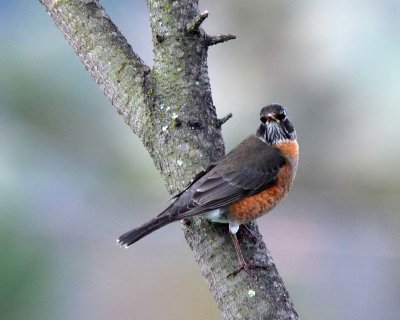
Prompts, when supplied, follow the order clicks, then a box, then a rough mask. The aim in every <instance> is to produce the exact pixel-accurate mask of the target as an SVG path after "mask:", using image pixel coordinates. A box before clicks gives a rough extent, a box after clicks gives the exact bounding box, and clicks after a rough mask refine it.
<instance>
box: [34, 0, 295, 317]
mask: <svg viewBox="0 0 400 320" xmlns="http://www.w3.org/2000/svg"><path fill="white" fill-rule="evenodd" d="M39 1H40V2H41V3H42V4H44V5H45V6H46V8H47V11H48V12H49V13H50V15H51V17H52V18H53V20H54V21H55V23H56V24H57V26H58V27H59V28H60V29H61V31H62V32H63V33H64V35H65V37H66V38H67V40H68V41H69V42H70V44H71V46H72V47H73V48H74V50H75V52H76V53H77V54H78V56H79V57H80V58H81V61H82V63H83V64H84V65H85V67H86V68H87V69H88V70H89V71H90V73H91V74H92V76H93V78H94V79H95V80H96V82H97V83H98V84H99V85H100V87H101V88H102V90H103V91H104V92H105V94H106V95H107V97H108V98H109V99H110V101H111V103H112V104H113V105H114V106H115V107H116V108H117V111H118V112H119V113H120V114H121V115H122V116H123V118H124V119H125V121H126V123H127V124H128V125H129V126H130V127H131V128H132V129H133V131H134V132H135V133H136V134H138V135H139V137H140V138H141V139H142V141H143V143H144V145H145V146H146V148H147V150H148V151H149V152H150V154H151V156H152V158H153V160H154V163H155V165H156V167H157V168H158V169H159V171H160V173H161V175H162V176H163V178H164V180H165V181H166V184H167V188H168V189H169V191H170V192H173V191H177V190H180V189H182V188H183V187H184V186H185V185H186V183H187V182H188V181H190V179H191V178H192V177H193V176H194V174H196V173H197V172H199V171H200V170H201V169H203V168H206V167H207V166H208V165H209V164H210V163H212V162H215V161H217V160H218V159H220V158H221V157H222V156H223V155H224V144H223V140H222V137H221V131H220V127H221V125H222V123H223V122H224V120H225V119H222V120H218V119H217V116H216V112H215V107H214V105H213V101H212V97H211V88H210V83H209V77H208V71H207V51H208V46H210V45H212V44H216V43H219V42H222V41H226V40H228V38H229V39H232V38H233V36H219V37H210V36H208V35H206V34H205V32H204V31H203V30H202V29H201V28H200V25H201V22H202V21H203V20H204V19H205V18H206V14H204V13H203V14H199V12H198V3H197V0H185V1H170V0H148V6H149V8H150V18H151V19H150V21H151V28H152V34H153V43H154V66H153V68H152V70H151V71H150V69H149V68H148V67H147V66H146V65H145V64H144V63H143V62H142V60H141V59H140V58H139V57H138V56H137V55H136V54H135V53H134V52H133V50H132V48H131V47H130V45H129V44H128V43H127V41H126V39H125V38H124V37H123V36H122V35H121V33H120V32H119V30H118V29H117V27H116V26H115V25H114V24H113V23H112V22H111V20H110V19H109V17H108V16H107V15H106V13H105V12H104V9H103V8H102V7H101V6H100V5H99V3H98V2H97V1H83V0H58V1H57V0H39ZM190 30H191V31H190ZM194 31H196V32H194ZM210 39H213V40H210ZM227 119H228V117H227V118H226V120H227ZM249 228H250V230H251V234H255V235H256V237H254V236H252V235H248V234H246V233H245V232H243V230H241V231H239V241H240V244H241V247H242V251H243V252H244V254H245V255H246V258H247V260H248V261H249V262H250V261H251V262H252V263H254V264H257V265H265V266H268V269H267V270H252V271H251V273H250V274H248V273H246V272H241V273H239V274H238V275H237V276H236V277H230V278H229V279H227V275H228V274H229V273H230V272H231V271H232V270H233V269H234V268H235V266H236V263H237V260H236V253H235V250H234V248H233V246H232V243H231V240H230V237H229V234H228V227H227V226H225V225H218V224H212V223H210V222H208V221H206V220H204V219H201V218H195V219H193V220H189V221H186V222H185V223H184V224H183V229H184V233H185V238H186V240H187V242H188V244H189V246H190V247H191V248H192V250H193V252H194V256H195V259H196V261H197V262H198V264H199V265H200V268H201V271H202V274H203V276H204V277H205V279H206V280H207V282H208V284H209V287H210V290H211V291H212V293H213V295H214V298H215V300H216V302H217V303H218V306H219V308H220V310H221V311H222V312H223V315H224V318H225V319H297V314H296V311H295V310H294V308H293V304H292V302H291V300H290V298H289V295H288V293H287V291H286V289H285V287H284V285H283V282H282V280H281V278H280V277H279V275H278V272H277V270H276V267H275V265H274V263H273V261H272V258H271V256H270V255H269V252H268V250H267V249H266V247H265V244H264V243H263V242H262V241H260V240H259V239H261V235H260V234H259V232H258V229H257V226H256V224H255V223H252V224H250V226H249ZM250 258H251V259H250Z"/></svg>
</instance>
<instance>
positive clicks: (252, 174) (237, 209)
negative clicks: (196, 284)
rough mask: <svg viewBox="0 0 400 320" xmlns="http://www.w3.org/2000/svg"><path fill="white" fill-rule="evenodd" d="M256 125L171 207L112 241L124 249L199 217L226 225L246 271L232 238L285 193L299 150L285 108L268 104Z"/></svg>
mask: <svg viewBox="0 0 400 320" xmlns="http://www.w3.org/2000/svg"><path fill="white" fill-rule="evenodd" d="M260 120H261V124H260V126H259V128H258V130H257V132H256V134H255V135H251V136H249V137H248V138H247V139H245V140H244V141H243V142H242V143H240V144H239V145H238V146H237V147H236V148H235V149H233V150H232V151H231V152H229V153H228V154H227V155H226V156H225V157H224V158H222V159H221V160H220V161H218V162H217V163H215V164H212V165H210V166H209V167H208V168H207V169H205V170H203V171H201V172H200V173H199V174H197V175H196V176H195V177H194V178H193V180H192V181H191V183H190V184H189V185H188V186H187V187H186V189H184V190H183V191H182V192H180V193H179V194H177V195H176V196H175V197H174V199H175V200H174V201H173V202H172V204H171V205H170V206H169V207H168V208H166V209H165V210H164V211H163V212H161V213H160V214H159V215H158V216H156V217H155V218H153V219H152V220H150V221H149V222H147V223H145V224H143V225H142V226H140V227H138V228H135V229H133V230H131V231H128V232H127V233H125V234H123V235H122V236H121V237H119V239H118V243H119V244H120V245H121V246H125V247H128V246H130V245H131V244H133V243H135V242H136V241H138V240H140V239H141V238H143V237H144V236H146V235H148V234H150V233H151V232H153V231H155V230H157V229H159V228H161V227H163V226H165V225H167V224H169V223H171V222H174V221H176V220H181V219H185V218H189V217H193V216H198V215H201V216H203V217H205V218H207V219H209V220H211V221H212V222H220V223H227V224H229V231H230V234H231V236H232V240H233V244H234V247H235V249H236V253H237V256H238V259H239V268H238V269H236V270H235V271H234V272H233V274H236V273H237V272H239V271H240V270H243V269H246V270H247V269H251V268H254V267H257V266H252V265H249V264H247V263H246V261H245V260H244V258H243V255H242V252H241V250H240V246H239V242H238V240H237V237H236V233H237V232H238V230H239V226H240V225H241V224H246V223H248V222H250V221H253V220H255V219H257V218H258V217H260V216H262V215H264V214H266V213H267V212H268V211H270V210H271V209H272V208H274V207H275V206H276V205H277V204H278V203H279V202H280V201H281V200H282V198H283V197H284V196H285V195H286V194H287V192H288V191H289V189H290V188H291V186H292V184H293V180H294V177H295V175H296V169H297V161H298V155H299V147H298V144H297V141H296V131H295V130H294V127H293V125H292V123H291V122H290V120H289V119H288V118H287V115H286V108H284V107H283V106H281V105H279V104H272V105H269V106H266V107H264V108H262V109H261V113H260Z"/></svg>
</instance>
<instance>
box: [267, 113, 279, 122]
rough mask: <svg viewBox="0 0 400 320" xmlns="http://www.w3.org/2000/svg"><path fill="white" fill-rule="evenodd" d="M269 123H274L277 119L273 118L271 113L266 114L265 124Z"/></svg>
mask: <svg viewBox="0 0 400 320" xmlns="http://www.w3.org/2000/svg"><path fill="white" fill-rule="evenodd" d="M271 121H274V122H276V121H277V119H276V118H275V116H274V115H273V114H272V113H268V114H267V122H271Z"/></svg>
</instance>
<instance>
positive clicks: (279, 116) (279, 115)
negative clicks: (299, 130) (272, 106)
mask: <svg viewBox="0 0 400 320" xmlns="http://www.w3.org/2000/svg"><path fill="white" fill-rule="evenodd" d="M275 118H276V119H278V120H279V121H283V120H285V119H286V112H280V113H277V114H276V116H275Z"/></svg>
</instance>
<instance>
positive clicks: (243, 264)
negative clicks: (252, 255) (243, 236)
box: [228, 232, 249, 278]
mask: <svg viewBox="0 0 400 320" xmlns="http://www.w3.org/2000/svg"><path fill="white" fill-rule="evenodd" d="M229 234H230V235H231V238H232V242H233V246H234V247H235V250H236V254H237V257H238V260H239V267H238V268H237V269H236V270H235V271H233V272H231V273H230V274H229V275H228V278H229V277H230V276H236V275H237V274H238V273H239V272H240V271H242V270H249V267H248V265H247V263H246V261H245V260H244V257H243V253H242V250H241V249H240V245H239V241H238V238H237V236H236V233H232V232H229Z"/></svg>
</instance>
